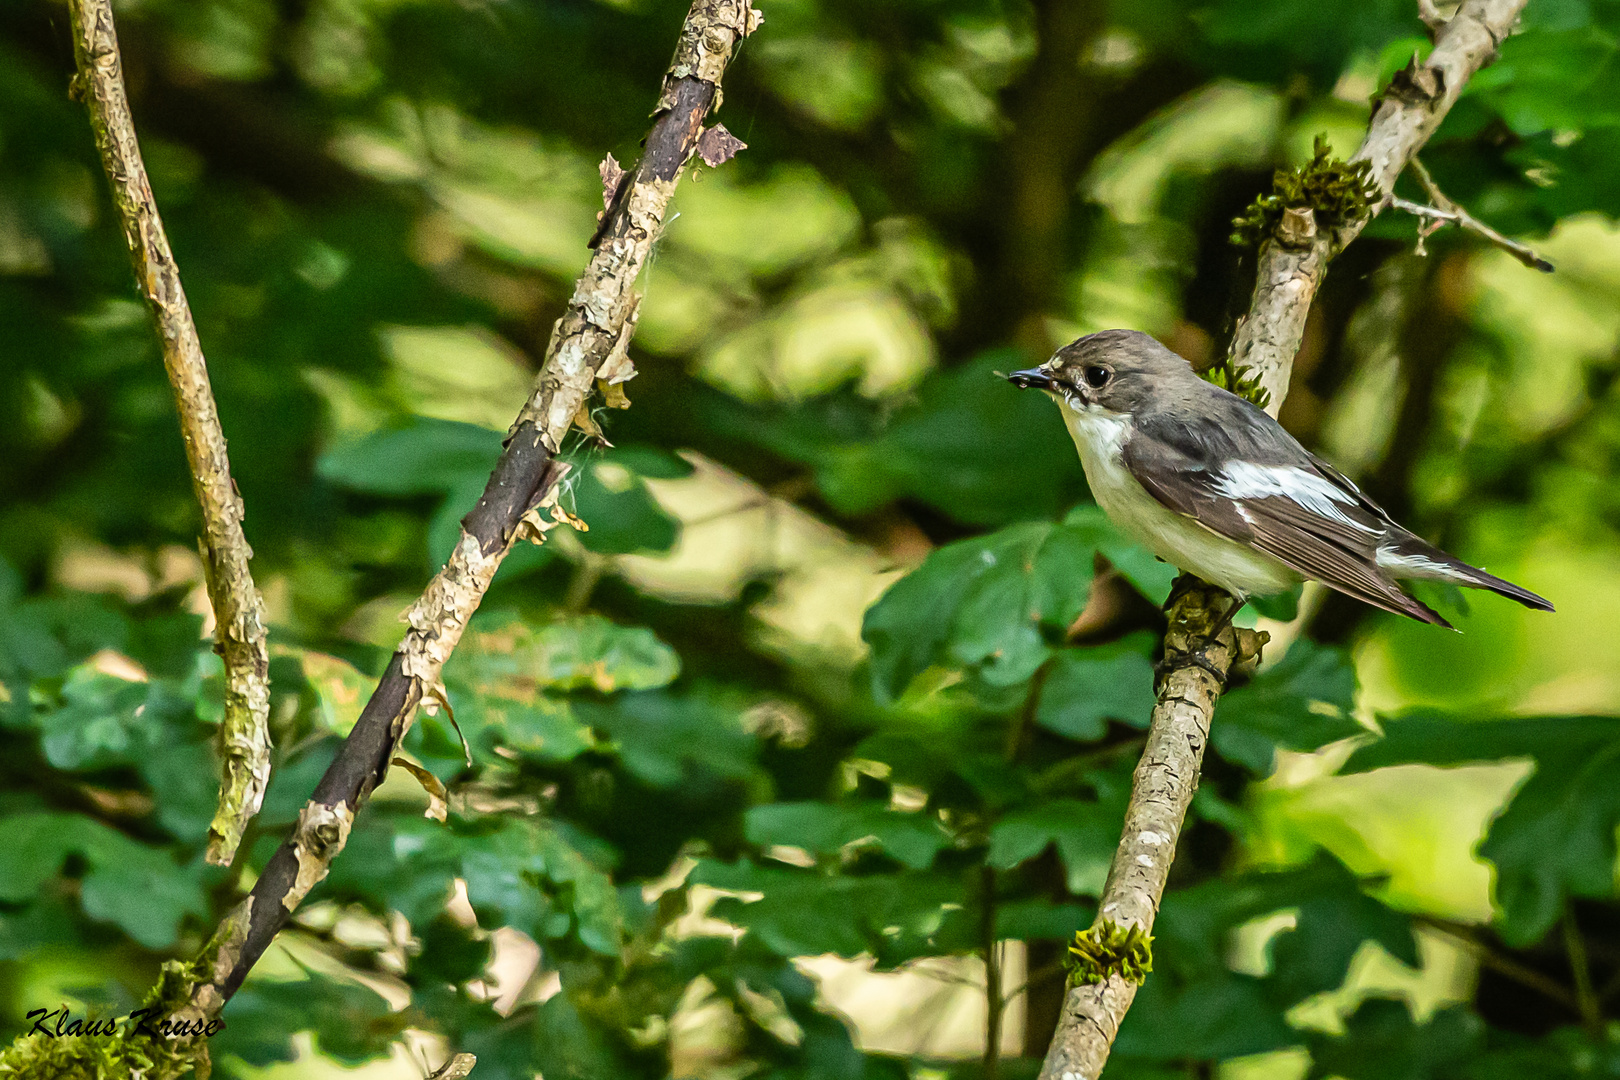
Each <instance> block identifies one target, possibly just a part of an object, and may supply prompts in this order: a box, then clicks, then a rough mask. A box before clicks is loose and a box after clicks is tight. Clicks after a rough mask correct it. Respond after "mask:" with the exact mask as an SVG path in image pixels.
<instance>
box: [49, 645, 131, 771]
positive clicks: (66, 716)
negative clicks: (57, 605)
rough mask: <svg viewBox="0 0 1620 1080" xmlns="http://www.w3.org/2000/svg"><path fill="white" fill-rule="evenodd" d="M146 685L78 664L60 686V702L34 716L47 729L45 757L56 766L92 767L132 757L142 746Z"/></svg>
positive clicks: (71, 767) (103, 765) (128, 760)
mask: <svg viewBox="0 0 1620 1080" xmlns="http://www.w3.org/2000/svg"><path fill="white" fill-rule="evenodd" d="M149 690H150V686H149V684H147V683H141V682H130V681H128V680H125V679H118V678H114V677H113V676H111V675H103V674H102V673H101V672H99V671H95V670H92V669H90V668H82V667H81V668H78V669H76V670H75V671H74V672H73V673H72V674H71V675H70V676H68V681H67V682H66V683H65V684H63V686H62V699H63V704H62V707H61V708H60V709H57V710H56V711H55V712H52V713H48V714H45V715H42V716H41V717H40V718H39V720H38V723H39V725H40V726H41V727H42V728H43V729H44V732H45V734H44V737H43V738H42V739H41V740H40V744H41V746H42V748H43V749H44V751H45V758H46V760H47V761H49V762H50V763H51V764H52V765H54V766H55V767H56V768H58V769H95V768H102V767H105V766H107V765H115V764H125V763H129V762H133V761H134V760H136V758H137V757H138V756H139V752H140V750H142V749H144V747H145V739H144V738H143V737H142V734H141V729H142V726H143V721H142V717H141V715H140V714H141V713H142V712H144V711H145V710H144V708H143V706H145V704H146V699H147V696H148V692H149ZM156 719H157V718H156V717H153V718H152V719H151V720H149V721H146V723H154V722H156Z"/></svg>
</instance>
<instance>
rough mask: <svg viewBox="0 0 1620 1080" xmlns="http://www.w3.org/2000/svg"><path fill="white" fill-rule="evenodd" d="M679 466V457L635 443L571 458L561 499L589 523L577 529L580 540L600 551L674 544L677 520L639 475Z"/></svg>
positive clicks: (666, 473) (673, 471) (667, 472)
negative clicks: (581, 530)
mask: <svg viewBox="0 0 1620 1080" xmlns="http://www.w3.org/2000/svg"><path fill="white" fill-rule="evenodd" d="M671 462H673V464H671ZM680 466H685V463H684V462H682V461H681V460H680V459H679V458H672V457H671V456H670V455H667V454H661V453H658V452H657V451H653V450H649V449H645V448H639V447H626V448H615V449H613V450H608V451H605V452H599V453H596V454H593V455H592V456H591V458H590V459H589V460H587V461H581V462H576V463H575V471H574V472H572V473H570V474H569V476H568V479H567V481H566V483H567V485H568V486H567V492H566V494H565V498H564V502H563V504H564V505H565V506H566V505H569V504H568V501H567V500H568V499H570V498H571V499H572V500H573V503H572V508H573V511H574V513H576V514H577V515H579V517H580V518H582V519H583V520H584V521H585V523H586V524H587V525H589V526H590V529H589V531H587V532H584V533H581V534H580V537H579V542H580V544H581V545H582V546H584V547H585V548H586V549H587V550H589V551H595V552H599V553H601V554H604V555H624V554H629V553H630V552H635V551H642V552H659V551H668V550H669V549H670V548H672V547H674V546H675V540H676V538H677V537H678V536H679V535H680V525H679V523H678V522H677V521H676V520H675V519H674V518H672V517H670V516H669V514H667V513H665V512H664V509H663V507H661V506H659V505H658V502H657V501H656V500H655V499H654V498H653V496H652V492H651V491H649V490H648V488H647V484H646V481H645V480H643V479H642V477H644V476H669V475H671V474H674V475H685V473H683V472H682V471H681V469H680ZM685 471H686V472H690V471H691V467H690V466H685Z"/></svg>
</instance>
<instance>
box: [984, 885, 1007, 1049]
mask: <svg viewBox="0 0 1620 1080" xmlns="http://www.w3.org/2000/svg"><path fill="white" fill-rule="evenodd" d="M979 885H980V888H981V889H982V890H983V892H984V895H983V897H982V898H981V899H980V902H979V935H980V942H979V944H980V947H981V948H982V949H983V950H984V1068H983V1069H982V1071H981V1072H980V1075H981V1076H983V1077H984V1080H996V1078H997V1077H998V1076H1000V1074H1001V1014H1002V1009H1003V1008H1004V1007H1005V1006H1006V1001H1005V1000H1004V999H1003V998H1002V996H1001V957H1000V956H999V955H998V954H997V952H996V870H995V867H993V866H988V865H986V866H982V867H980V868H979Z"/></svg>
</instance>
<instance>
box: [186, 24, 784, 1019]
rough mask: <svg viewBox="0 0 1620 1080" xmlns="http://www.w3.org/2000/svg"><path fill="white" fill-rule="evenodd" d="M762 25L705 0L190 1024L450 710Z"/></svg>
mask: <svg viewBox="0 0 1620 1080" xmlns="http://www.w3.org/2000/svg"><path fill="white" fill-rule="evenodd" d="M761 19H762V16H761V15H760V14H759V13H758V12H756V11H754V10H753V9H752V8H751V7H750V6H749V0H694V2H693V4H692V7H691V10H690V11H689V12H688V13H687V16H686V22H685V24H684V25H683V26H682V28H681V34H680V40H679V43H678V44H677V46H676V50H675V58H674V60H673V62H672V63H671V66H670V69H669V71H668V73H667V74H666V75H665V77H664V83H663V93H662V95H661V96H660V97H659V99H658V106H657V108H656V110H655V111H654V116H655V117H656V119H655V120H654V123H653V126H652V130H651V132H650V133H649V134H648V136H647V140H646V144H645V145H646V149H645V152H644V153H643V155H642V158H641V162H640V163H639V165H638V166H637V168H636V170H635V172H634V173H633V174H631V175H628V176H626V177H625V178H624V179H623V180H622V181H621V182H620V183H618V184H617V185H616V188H615V191H614V192H613V194H612V201H611V204H610V206H609V209H608V210H607V212H606V213H605V214H604V216H603V219H602V223H601V228H599V229H598V231H597V236H596V237H595V239H594V240H593V246H594V248H595V252H594V254H593V255H592V257H591V261H590V264H589V265H588V266H587V267H586V269H585V271H584V272H583V273H582V274H581V275H580V277H579V280H578V281H577V282H576V284H575V288H574V294H573V297H572V299H570V301H569V304H568V310H567V311H566V312H565V313H564V314H563V316H562V318H560V319H559V320H558V321H557V324H556V326H555V327H554V328H553V330H552V335H551V342H550V345H549V346H548V348H547V350H546V356H545V360H544V362H543V363H542V365H541V368H540V373H539V375H538V376H537V377H536V380H535V387H534V391H533V393H532V394H531V395H530V397H529V400H528V402H527V403H526V404H525V405H524V407H523V410H522V412H521V413H519V415H518V418H517V420H516V422H515V423H514V424H513V426H512V430H511V432H510V433H509V434H508V436H507V439H506V448H505V450H504V451H503V452H502V454H501V458H500V461H499V462H498V463H497V464H496V466H495V470H494V472H493V473H491V475H490V478H489V482H488V484H487V486H486V487H485V488H484V494H483V496H482V497H481V498H480V499H479V500H478V503H477V505H476V506H474V507H473V509H472V510H471V512H470V513H468V514H467V516H466V517H465V518H463V519H462V522H461V538H460V540H459V542H458V543H457V544H456V548H455V550H454V552H453V553H452V554H451V556H450V559H449V561H448V562H446V563H445V565H444V567H443V568H442V569H441V570H440V571H439V573H438V574H437V576H435V577H434V579H433V581H432V582H431V583H430V584H429V585H428V587H427V590H426V591H425V592H424V593H423V594H422V595H421V597H420V598H419V599H418V600H417V601H416V603H414V604H413V605H412V606H411V607H410V609H409V610H408V611H407V612H406V613H405V619H406V621H407V622H408V623H409V624H410V630H409V631H408V632H407V633H406V635H405V640H404V641H403V642H401V644H400V646H399V648H398V650H396V651H395V653H394V656H393V659H392V660H391V661H390V663H389V665H388V669H387V671H386V672H385V673H384V674H383V677H382V679H381V681H380V682H379V683H378V685H377V689H376V690H375V691H374V692H373V694H372V696H371V700H370V701H368V702H367V703H366V707H365V709H364V711H363V712H362V713H361V715H360V719H359V721H358V722H357V723H356V724H355V726H354V729H353V730H352V731H351V732H350V734H349V737H348V738H347V740H345V742H344V744H343V747H342V749H341V750H339V752H338V755H337V757H336V759H335V760H334V761H333V762H332V765H331V766H330V767H329V768H328V769H327V771H326V774H325V775H324V776H323V777H321V780H320V783H319V784H318V785H317V786H316V788H315V793H314V795H313V796H312V797H311V798H310V801H309V802H308V803H306V804H305V806H304V808H303V810H302V811H301V812H300V813H299V816H298V824H297V826H296V827H295V828H294V830H293V833H292V835H291V836H289V837H288V838H287V840H286V841H285V842H284V843H283V844H282V845H281V847H280V848H279V849H278V850H277V851H276V853H275V855H274V856H272V857H271V859H270V861H269V863H268V864H267V865H266V866H265V868H264V871H263V872H262V873H261V874H260V875H259V878H258V881H257V882H256V883H255V884H254V886H253V890H252V892H251V893H249V895H248V896H247V897H246V898H245V899H243V900H242V902H241V903H240V904H238V905H237V906H236V908H235V909H233V910H232V911H231V913H230V914H229V915H227V916H226V917H225V919H224V921H223V922H222V923H221V924H220V926H219V927H218V928H217V929H216V931H215V933H214V936H213V938H212V939H211V940H210V941H209V943H208V944H207V945H206V946H205V947H204V949H203V952H202V955H201V956H200V957H198V959H197V960H196V961H194V962H193V963H192V964H190V965H185V966H184V967H181V966H179V965H176V966H175V968H174V969H173V970H174V971H175V972H176V973H177V974H179V975H180V976H181V977H182V978H184V979H186V980H187V981H188V983H189V985H188V986H187V987H186V990H185V993H184V995H182V996H181V997H180V1000H181V1001H183V1002H185V1005H184V1007H183V1008H181V1009H179V1010H178V1012H177V1013H176V1014H175V1015H176V1017H177V1019H181V1020H195V1019H199V1018H207V1017H212V1016H214V1015H216V1014H217V1013H218V1012H219V1010H220V1009H221V1008H223V1007H224V1005H225V1003H226V1002H227V1001H228V1000H229V999H230V997H231V995H232V994H234V993H235V992H236V990H237V989H238V988H239V987H240V986H241V985H242V980H243V979H245V978H246V977H247V974H248V972H249V971H250V970H251V969H252V967H253V965H254V963H255V962H256V961H257V960H258V959H259V957H260V956H261V955H262V954H263V953H264V951H265V949H266V948H267V947H268V946H269V945H270V942H271V941H272V940H273V939H274V938H275V935H276V934H277V932H278V931H280V929H281V928H282V927H283V926H284V925H285V924H286V922H287V919H288V918H289V917H290V915H291V914H292V912H293V910H294V909H296V908H297V907H298V905H299V903H300V902H301V901H302V900H303V899H304V897H305V895H307V894H308V892H309V890H310V889H311V888H313V887H314V886H315V885H316V884H317V883H318V882H319V881H320V880H321V879H322V878H324V877H325V876H326V872H327V868H328V867H329V866H330V864H331V862H332V860H333V859H334V858H335V857H336V856H337V855H338V853H339V852H341V851H342V849H343V846H344V843H345V842H346V841H347V839H348V835H349V829H350V827H351V825H352V824H353V822H354V816H355V814H356V813H357V812H358V811H359V809H360V807H361V805H362V804H363V803H364V802H365V800H366V798H367V797H368V796H369V795H370V793H371V790H372V789H373V788H374V787H375V786H376V785H377V784H379V783H381V781H382V779H383V776H384V774H385V773H386V772H387V769H388V764H389V762H390V761H391V760H392V758H393V756H394V750H395V748H396V747H397V746H398V745H399V742H400V740H401V739H402V738H403V737H404V735H405V732H406V731H407V730H408V729H409V727H410V724H411V720H412V717H413V714H414V712H415V709H416V706H417V705H419V704H420V705H423V706H424V707H426V708H428V709H429V710H432V709H433V708H434V707H435V702H441V701H442V700H443V687H442V684H441V683H440V681H439V673H440V670H441V669H442V668H443V666H444V663H445V661H446V660H448V659H449V657H450V654H451V652H452V651H453V650H454V649H455V647H456V643H457V642H458V641H459V640H460V639H461V635H462V632H463V631H464V630H465V629H466V628H467V623H468V620H469V619H471V617H472V615H473V612H474V611H476V610H477V609H478V605H479V602H480V601H481V600H482V599H483V596H484V593H485V591H486V590H487V589H488V588H489V585H490V581H491V580H492V579H493V578H494V576H495V571H496V570H497V569H498V568H499V567H500V564H501V560H502V559H504V558H505V557H506V554H507V552H509V551H510V550H511V549H512V546H513V545H514V544H516V543H518V542H519V541H521V540H523V539H525V538H526V537H529V536H531V535H533V534H534V533H535V532H536V531H537V530H543V529H544V528H547V527H549V523H548V522H544V521H542V519H540V518H539V516H538V513H537V511H538V510H539V509H540V508H542V507H544V506H546V505H548V504H553V505H554V500H555V497H556V492H555V485H556V483H557V481H558V480H559V479H560V478H561V477H562V475H563V474H564V473H565V472H566V471H567V467H566V466H565V465H563V464H561V463H560V462H558V461H556V460H555V455H556V454H557V452H558V450H559V448H560V447H561V444H562V440H563V438H564V437H565V436H566V435H567V434H568V430H569V428H570V426H572V425H573V423H574V422H575V417H576V415H577V414H578V413H579V412H580V410H581V408H582V406H583V405H584V403H585V401H586V398H587V397H588V396H589V394H590V392H591V389H592V386H593V384H595V383H596V382H597V380H599V379H600V380H601V381H602V382H603V383H612V384H616V383H617V382H621V381H623V380H624V379H625V378H628V377H629V375H630V374H632V373H633V369H632V368H631V367H630V365H629V361H628V360H627V359H626V356H625V351H626V349H627V348H628V346H629V342H630V337H631V335H632V334H633V333H634V332H635V322H636V305H637V302H638V299H639V298H638V296H637V294H636V293H635V291H634V289H633V285H634V283H635V280H636V277H637V275H638V274H639V273H640V271H641V268H642V266H643V265H644V264H645V263H646V261H647V256H648V254H649V252H650V251H651V249H652V245H653V242H654V241H655V240H656V239H657V238H658V236H659V233H660V232H661V231H662V229H663V226H664V221H665V215H666V212H667V210H668V207H669V201H670V197H671V196H672V195H673V194H674V193H675V185H676V183H677V181H678V180H679V179H680V176H681V172H682V170H683V169H684V168H685V166H686V163H687V161H688V159H689V158H690V157H691V156H692V154H693V151H694V149H695V148H696V147H697V145H698V140H699V137H700V136H701V135H702V134H703V120H704V118H705V117H706V116H707V115H708V113H709V111H710V109H711V107H713V106H714V105H715V104H717V103H718V102H719V99H720V78H721V75H722V74H723V73H724V72H725V69H726V65H727V63H728V62H729V61H730V59H731V55H732V52H733V50H734V49H735V47H736V45H737V44H738V42H740V41H741V40H742V38H744V37H746V36H747V35H748V34H749V33H751V32H752V31H753V30H754V29H755V28H756V27H757V26H758V25H759V23H760V21H761Z"/></svg>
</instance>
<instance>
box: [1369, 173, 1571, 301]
mask: <svg viewBox="0 0 1620 1080" xmlns="http://www.w3.org/2000/svg"><path fill="white" fill-rule="evenodd" d="M1412 172H1413V173H1414V174H1416V176H1417V178H1418V182H1419V183H1421V184H1422V185H1423V190H1424V191H1425V192H1427V193H1428V196H1429V199H1430V201H1431V202H1433V203H1434V205H1433V206H1425V205H1423V204H1422V203H1415V202H1412V201H1411V200H1410V199H1403V198H1401V197H1400V196H1398V195H1397V196H1394V197H1392V198H1391V199H1390V205H1391V206H1393V207H1394V208H1395V209H1397V210H1404V211H1406V212H1407V213H1408V214H1412V215H1415V216H1417V217H1420V218H1426V219H1428V220H1429V221H1431V222H1433V223H1434V224H1432V225H1430V226H1429V227H1426V228H1425V227H1422V226H1420V227H1419V231H1418V253H1419V254H1423V241H1424V239H1425V238H1426V237H1428V236H1429V235H1431V234H1432V233H1433V232H1434V231H1435V229H1438V228H1439V227H1440V226H1441V225H1447V224H1449V225H1457V226H1459V227H1461V228H1464V229H1467V230H1468V231H1470V232H1475V233H1478V234H1479V235H1481V236H1483V237H1484V238H1485V239H1487V240H1489V241H1490V242H1491V243H1493V244H1495V245H1496V246H1497V247H1499V248H1501V249H1502V250H1503V251H1505V252H1507V253H1508V254H1509V255H1512V256H1513V257H1514V258H1515V259H1518V260H1519V261H1520V262H1522V263H1523V264H1524V265H1526V266H1528V267H1529V268H1530V269H1532V270H1540V271H1541V272H1542V273H1544V274H1550V273H1552V272H1553V264H1552V263H1550V262H1548V261H1547V260H1546V259H1543V258H1542V257H1541V256H1540V255H1538V254H1536V252H1535V251H1534V249H1532V248H1531V247H1529V246H1528V245H1526V244H1521V243H1519V242H1518V241H1517V240H1510V239H1508V238H1507V237H1506V236H1503V235H1502V234H1501V233H1499V232H1497V231H1496V230H1495V229H1493V228H1491V227H1490V226H1489V225H1487V224H1485V223H1484V222H1483V221H1481V220H1479V218H1477V217H1475V216H1474V215H1472V214H1470V213H1469V212H1468V211H1467V210H1464V209H1463V208H1462V207H1461V206H1459V205H1457V204H1456V203H1455V202H1453V201H1451V199H1449V198H1447V197H1446V194H1445V192H1443V191H1441V190H1440V186H1439V185H1438V184H1436V183H1435V182H1434V177H1432V176H1430V175H1429V170H1428V169H1427V168H1425V167H1424V165H1423V162H1421V161H1419V160H1418V159H1417V158H1416V157H1414V158H1412Z"/></svg>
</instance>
